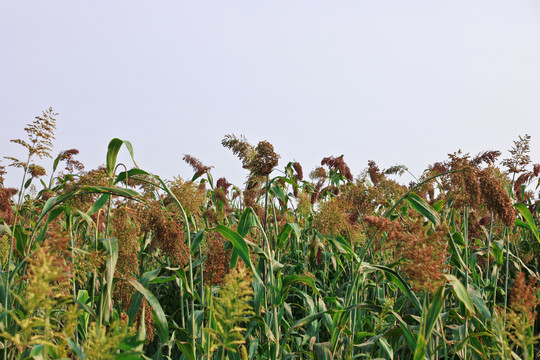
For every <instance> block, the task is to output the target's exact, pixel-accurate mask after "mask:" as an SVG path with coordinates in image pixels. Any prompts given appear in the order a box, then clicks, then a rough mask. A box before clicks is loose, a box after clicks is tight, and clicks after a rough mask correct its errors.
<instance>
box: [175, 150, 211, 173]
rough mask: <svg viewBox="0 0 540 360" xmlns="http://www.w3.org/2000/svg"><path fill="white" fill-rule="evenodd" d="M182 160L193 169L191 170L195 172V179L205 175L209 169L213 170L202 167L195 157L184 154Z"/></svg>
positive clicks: (208, 167)
mask: <svg viewBox="0 0 540 360" xmlns="http://www.w3.org/2000/svg"><path fill="white" fill-rule="evenodd" d="M182 159H183V160H184V161H185V162H186V163H188V164H189V166H191V167H192V168H193V170H195V177H199V176H201V175H202V174H205V173H207V172H208V171H209V170H210V169H212V168H213V166H205V165H203V163H202V162H201V161H200V160H199V159H197V158H195V157H193V156H191V155H187V154H185V155H184V157H183V158H182Z"/></svg>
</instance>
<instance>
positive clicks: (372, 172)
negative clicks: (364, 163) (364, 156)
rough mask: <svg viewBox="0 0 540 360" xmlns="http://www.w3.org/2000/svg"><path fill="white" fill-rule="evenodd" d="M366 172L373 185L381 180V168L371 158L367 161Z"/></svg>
mask: <svg viewBox="0 0 540 360" xmlns="http://www.w3.org/2000/svg"><path fill="white" fill-rule="evenodd" d="M368 174H369V178H370V179H371V182H372V183H373V185H375V186H377V184H378V183H379V181H380V180H381V176H382V174H381V170H380V169H379V167H378V166H377V164H376V163H375V161H373V160H369V161H368Z"/></svg>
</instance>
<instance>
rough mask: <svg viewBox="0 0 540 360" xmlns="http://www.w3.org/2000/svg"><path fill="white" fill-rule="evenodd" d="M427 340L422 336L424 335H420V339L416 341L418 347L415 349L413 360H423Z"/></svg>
mask: <svg viewBox="0 0 540 360" xmlns="http://www.w3.org/2000/svg"><path fill="white" fill-rule="evenodd" d="M426 345H427V342H426V339H425V338H424V337H423V336H422V334H418V338H417V340H416V347H415V349H414V358H413V360H423V359H424V356H425V353H426Z"/></svg>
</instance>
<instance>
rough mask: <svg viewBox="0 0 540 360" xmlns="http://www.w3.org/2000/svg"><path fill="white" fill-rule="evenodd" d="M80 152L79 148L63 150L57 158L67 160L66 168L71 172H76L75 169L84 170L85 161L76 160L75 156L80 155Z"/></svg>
mask: <svg viewBox="0 0 540 360" xmlns="http://www.w3.org/2000/svg"><path fill="white" fill-rule="evenodd" d="M78 154H79V150H77V149H69V150H64V151H62V152H61V153H60V154H58V157H57V158H58V159H60V161H65V162H66V170H67V171H68V172H69V173H73V172H75V170H77V171H83V170H84V165H83V163H82V162H80V161H78V160H75V159H74V158H73V157H74V156H75V155H78Z"/></svg>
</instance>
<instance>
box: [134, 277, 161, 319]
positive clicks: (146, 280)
mask: <svg viewBox="0 0 540 360" xmlns="http://www.w3.org/2000/svg"><path fill="white" fill-rule="evenodd" d="M158 274H159V269H155V270H154V271H148V272H145V273H144V274H143V276H141V278H140V279H139V282H140V284H141V285H142V286H143V287H147V286H148V284H149V283H150V282H151V281H152V280H154V279H155V278H156V277H157V275H158ZM141 303H142V294H141V293H140V292H136V293H135V294H134V295H133V297H132V298H131V305H130V307H129V310H128V317H129V326H131V325H133V322H134V321H135V316H137V313H138V312H139V308H140V307H141Z"/></svg>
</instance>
